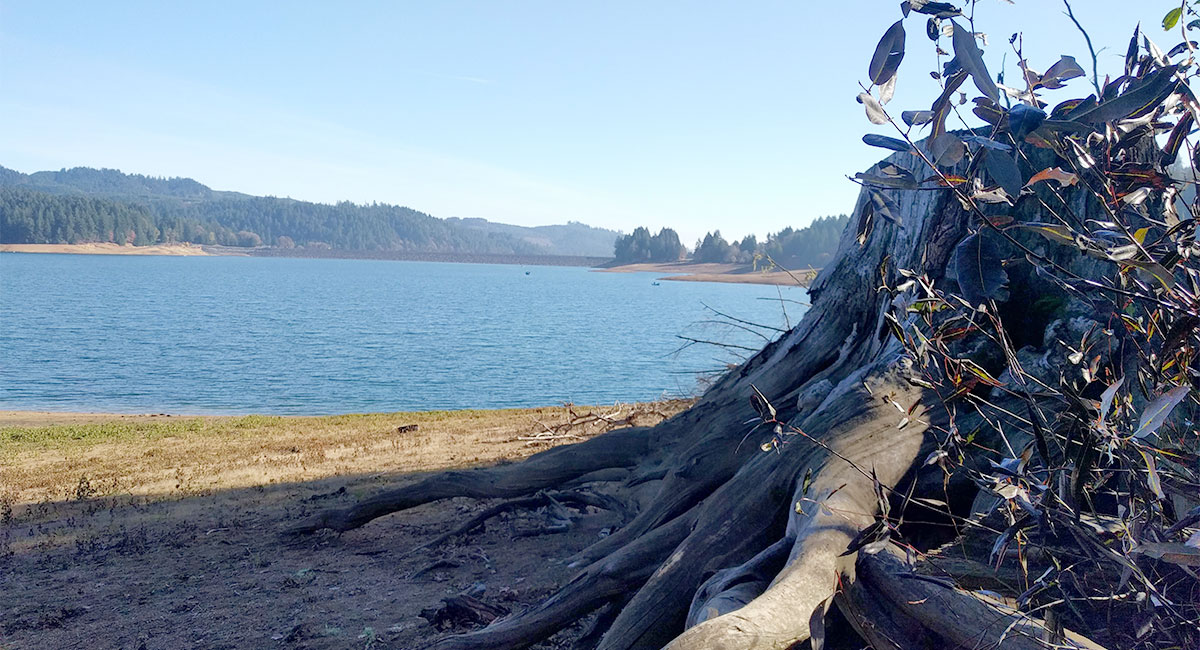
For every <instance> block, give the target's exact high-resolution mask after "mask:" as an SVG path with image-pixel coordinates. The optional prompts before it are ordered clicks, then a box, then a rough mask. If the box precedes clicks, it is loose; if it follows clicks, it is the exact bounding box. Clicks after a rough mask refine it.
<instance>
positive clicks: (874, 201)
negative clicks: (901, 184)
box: [870, 189, 900, 224]
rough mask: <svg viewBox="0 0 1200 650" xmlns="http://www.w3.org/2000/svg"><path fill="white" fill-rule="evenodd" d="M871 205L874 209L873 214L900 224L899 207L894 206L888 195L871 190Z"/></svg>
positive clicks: (894, 203)
mask: <svg viewBox="0 0 1200 650" xmlns="http://www.w3.org/2000/svg"><path fill="white" fill-rule="evenodd" d="M870 193H871V205H872V207H873V208H874V209H875V214H877V215H879V216H881V217H883V218H884V219H887V220H888V221H890V222H892V223H894V224H899V223H900V206H899V205H897V204H896V202H895V201H893V200H892V199H891V198H890V197H889V196H888V195H886V194H884V193H883V192H880V191H879V190H874V189H873V190H871V191H870Z"/></svg>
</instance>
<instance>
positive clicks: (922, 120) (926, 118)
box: [900, 111, 933, 126]
mask: <svg viewBox="0 0 1200 650" xmlns="http://www.w3.org/2000/svg"><path fill="white" fill-rule="evenodd" d="M900 119H902V120H904V123H905V124H907V125H909V126H920V125H922V124H928V123H929V122H930V120H932V119H933V111H903V112H902V113H900Z"/></svg>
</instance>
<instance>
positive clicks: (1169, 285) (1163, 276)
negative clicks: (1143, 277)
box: [1120, 260, 1175, 291]
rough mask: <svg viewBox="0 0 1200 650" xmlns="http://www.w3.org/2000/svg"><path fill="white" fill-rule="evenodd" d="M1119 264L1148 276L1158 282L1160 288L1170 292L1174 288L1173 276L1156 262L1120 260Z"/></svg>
mask: <svg viewBox="0 0 1200 650" xmlns="http://www.w3.org/2000/svg"><path fill="white" fill-rule="evenodd" d="M1120 263H1121V264H1123V265H1125V266H1132V267H1134V268H1136V269H1138V270H1140V271H1144V272H1145V273H1147V274H1149V275H1150V276H1151V277H1153V278H1154V279H1155V280H1157V281H1158V283H1159V284H1160V285H1162V288H1163V289H1165V290H1167V291H1170V290H1171V289H1174V288H1175V276H1174V275H1173V274H1172V273H1171V272H1170V271H1169V270H1168V269H1167V267H1165V266H1163V265H1162V264H1159V263H1158V262H1147V261H1144V260H1120Z"/></svg>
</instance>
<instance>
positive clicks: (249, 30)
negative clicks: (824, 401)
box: [0, 0, 1179, 242]
mask: <svg viewBox="0 0 1200 650" xmlns="http://www.w3.org/2000/svg"><path fill="white" fill-rule="evenodd" d="M898 5H899V2H898V1H891V0H887V1H882V0H877V1H866V0H843V1H842V2H819V3H817V2H812V3H810V2H805V1H802V0H790V1H786V2H757V3H754V2H645V1H637V2H626V1H609V0H606V1H604V2H590V3H584V2H574V1H564V0H547V1H534V0H530V1H520V2H508V3H500V2H482V1H481V2H454V1H443V0H438V1H435V2H415V1H413V2H347V3H340V2H329V1H328V0H325V1H322V2H277V3H266V2H194V3H182V2H159V1H155V2H117V1H114V2H90V1H89V2H84V1H78V2H45V1H38V0H33V1H28V2H17V1H15V0H0V125H2V126H0V165H3V166H6V167H10V168H14V169H17V170H20V171H23V172H33V171H38V170H43V169H59V168H62V167H74V166H91V167H111V168H118V169H121V170H122V171H126V172H133V173H143V174H148V175H154V176H188V177H192V178H195V179H196V180H198V181H200V182H202V183H205V184H207V185H209V186H211V187H213V188H216V189H227V190H237V191H242V192H247V193H251V194H265V195H275V196H290V197H293V198H298V199H305V200H312V201H322V202H333V201H338V200H351V201H354V202H358V203H362V202H371V201H380V202H387V203H397V204H402V205H407V206H409V207H412V208H415V209H418V210H422V211H425V212H428V213H430V214H433V215H435V216H439V217H450V216H459V217H485V218H488V219H491V220H495V221H504V222H509V223H518V224H524V225H539V224H547V223H562V222H565V221H567V220H577V221H583V222H586V223H590V224H594V225H599V226H606V227H611V228H618V229H623V230H625V231H629V230H632V229H633V227H635V226H637V225H647V226H650V227H652V228H654V229H657V228H658V227H661V226H671V227H674V228H675V229H677V230H678V231H679V232H680V234H681V236H682V237H683V238H684V241H685V242H692V241H695V239H696V237H698V236H699V235H701V234H703V233H704V232H705V231H707V230H711V229H716V228H719V229H721V231H722V232H723V233H724V234H725V235H726V236H735V237H740V236H742V235H744V234H747V233H750V232H753V233H756V234H758V235H759V236H760V237H761V236H763V235H764V234H766V233H767V232H768V231H776V230H779V229H780V228H783V227H784V226H789V225H790V226H801V225H804V224H806V223H808V222H809V221H811V220H812V219H813V218H815V217H817V216H821V215H826V214H836V213H842V212H849V211H850V210H851V209H852V207H853V200H854V197H855V195H856V193H857V187H856V186H855V185H853V184H852V183H850V182H849V181H848V180H846V178H845V177H846V175H852V174H853V173H854V172H855V171H860V170H862V169H864V168H865V167H867V166H869V165H870V164H871V163H872V162H874V161H875V160H876V159H877V158H879V157H881V154H882V153H883V152H882V151H881V150H878V149H871V148H869V147H867V146H866V145H863V144H862V143H861V141H860V140H859V137H860V136H861V135H862V134H863V133H865V132H869V131H875V132H880V133H889V130H888V129H886V128H883V127H875V126H872V125H871V124H869V123H868V122H867V121H866V119H865V118H864V117H863V113H862V110H861V107H860V106H859V105H858V104H856V103H855V100H854V97H855V95H856V94H857V93H858V92H859V89H858V86H857V84H858V82H860V81H864V80H865V78H866V68H867V63H868V61H869V59H870V55H871V52H872V50H873V49H874V46H875V42H876V41H877V40H878V38H879V36H880V35H881V34H882V33H883V31H884V30H885V29H886V28H887V27H888V26H889V25H890V24H891V23H892V22H893V21H894V20H896V19H898V18H899V9H898ZM1073 5H1074V7H1075V10H1076V13H1077V15H1078V16H1079V17H1080V19H1081V21H1082V22H1083V23H1084V25H1085V27H1087V28H1088V30H1089V31H1090V32H1091V34H1092V37H1093V40H1095V41H1096V44H1097V47H1100V46H1108V49H1107V50H1105V51H1103V52H1101V54H1100V58H1101V71H1102V73H1101V76H1102V77H1103V72H1104V71H1116V70H1118V69H1119V67H1120V61H1121V57H1122V56H1123V53H1124V48H1125V45H1126V44H1127V43H1128V39H1129V35H1130V33H1131V32H1132V28H1133V25H1134V23H1135V22H1137V21H1138V20H1141V22H1142V24H1143V25H1144V26H1145V27H1146V32H1147V33H1148V34H1150V35H1151V37H1152V38H1154V39H1155V40H1156V42H1158V43H1159V44H1160V45H1162V46H1164V48H1165V47H1169V46H1170V45H1171V44H1173V43H1174V42H1177V41H1178V40H1179V38H1178V34H1173V35H1171V36H1168V35H1167V34H1164V33H1163V31H1162V28H1161V26H1160V24H1159V23H1160V21H1161V18H1162V15H1163V14H1164V13H1165V12H1166V11H1167V9H1169V8H1170V6H1171V3H1170V2H1165V1H1163V2H1160V1H1153V0H1152V1H1151V2H1142V3H1129V2H1123V1H1118V0H1074V2H1073ZM1130 6H1132V7H1133V8H1129V7H1130ZM976 17H977V21H978V23H979V25H980V28H981V29H983V30H984V31H987V32H988V33H989V34H990V35H991V36H992V38H991V39H990V41H989V46H988V47H987V48H986V55H985V59H986V60H987V62H988V64H989V66H990V67H991V68H992V70H993V72H995V71H996V70H998V69H999V68H1000V67H1001V63H1002V61H1003V62H1005V63H1006V64H1007V65H1006V68H1007V71H1008V73H1009V78H1017V77H1016V74H1015V72H1014V71H1015V67H1014V63H1015V57H1014V56H1013V54H1012V53H1011V52H1010V51H1009V50H1008V47H1007V43H1006V41H1007V38H1008V36H1009V35H1010V34H1011V33H1012V32H1013V31H1016V30H1017V29H1024V30H1025V32H1024V33H1025V44H1026V55H1027V56H1028V57H1029V58H1030V60H1031V63H1032V65H1033V67H1034V68H1035V69H1039V70H1044V69H1045V68H1046V67H1048V66H1049V65H1050V64H1052V63H1053V62H1054V61H1056V60H1057V58H1058V55H1059V54H1061V53H1074V54H1077V55H1079V61H1080V63H1081V64H1083V65H1084V67H1085V68H1088V69H1089V71H1090V68H1091V65H1090V62H1088V61H1087V60H1086V53H1085V49H1084V47H1083V42H1082V37H1080V36H1079V34H1078V32H1076V31H1075V29H1074V28H1073V27H1072V26H1071V25H1070V23H1069V22H1068V21H1067V19H1066V17H1065V16H1064V15H1063V12H1062V4H1061V2H1058V1H1056V0H1016V1H1015V4H1009V3H1008V2H1007V1H1006V0H981V1H980V2H979V4H978V6H977V9H976ZM923 18H924V17H920V16H913V17H911V18H909V19H908V20H907V21H906V22H905V25H906V28H907V30H908V52H909V53H908V56H907V58H906V59H905V61H904V64H903V65H902V66H901V69H900V77H899V88H898V91H897V94H896V99H895V100H893V103H892V104H890V105H889V109H894V110H895V111H896V112H897V113H898V111H899V110H900V109H909V108H911V109H922V108H928V106H929V103H930V102H931V101H932V99H933V97H934V96H935V95H936V92H937V91H936V86H935V85H934V82H933V81H932V80H931V79H930V78H929V75H928V72H929V71H930V70H932V69H934V67H935V65H936V64H935V61H934V58H933V53H932V47H931V43H930V41H929V40H928V39H926V37H925V36H924V20H923ZM948 40H949V39H943V42H944V43H945V47H946V48H949V43H948ZM1005 52H1008V54H1007V57H1005ZM1087 87H1088V85H1087V84H1086V83H1085V80H1083V79H1077V80H1074V81H1073V82H1072V83H1071V86H1070V88H1071V90H1068V91H1066V92H1068V93H1071V94H1073V95H1075V96H1083V95H1084V94H1086V92H1087ZM1060 92H1061V91H1060ZM1054 97H1055V96H1051V98H1054ZM1057 97H1058V98H1060V99H1065V98H1067V96H1066V95H1057ZM889 128H890V127H889Z"/></svg>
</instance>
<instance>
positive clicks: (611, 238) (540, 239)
mask: <svg viewBox="0 0 1200 650" xmlns="http://www.w3.org/2000/svg"><path fill="white" fill-rule="evenodd" d="M447 221H449V222H451V223H457V224H459V225H461V226H463V227H465V228H473V229H476V230H480V231H483V232H492V233H499V234H504V235H511V236H513V237H516V238H518V239H521V240H523V241H527V242H529V243H531V244H533V245H535V246H541V247H544V248H546V249H547V250H550V251H554V253H553V254H554V255H582V256H587V257H612V254H613V244H614V243H615V242H616V241H617V237H618V236H620V234H621V233H619V232H617V231H616V230H608V229H606V228H596V227H593V226H589V225H587V224H583V223H579V222H578V221H568V222H567V223H566V224H565V225H554V226H533V227H526V226H513V225H510V224H507V223H495V222H492V221H488V220H487V219H478V218H471V219H459V218H457V217H450V218H449V219H447Z"/></svg>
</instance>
